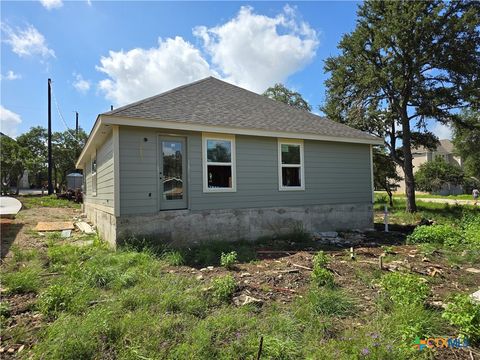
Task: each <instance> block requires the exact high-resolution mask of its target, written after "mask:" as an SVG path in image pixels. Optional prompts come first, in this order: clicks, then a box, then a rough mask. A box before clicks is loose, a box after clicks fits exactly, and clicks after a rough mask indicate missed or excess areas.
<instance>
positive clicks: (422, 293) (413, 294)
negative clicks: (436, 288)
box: [380, 272, 430, 306]
mask: <svg viewBox="0 0 480 360" xmlns="http://www.w3.org/2000/svg"><path fill="white" fill-rule="evenodd" d="M380 286H381V288H382V289H383V291H384V293H385V295H386V297H387V298H388V299H389V300H390V301H391V302H392V303H393V305H395V306H409V305H423V303H424V302H425V300H426V298H427V297H428V295H429V293H430V290H429V288H428V285H427V284H426V283H425V282H424V281H423V279H422V278H420V277H419V276H416V275H411V274H402V273H399V272H394V273H389V274H387V275H385V276H383V277H382V278H381V279H380Z"/></svg>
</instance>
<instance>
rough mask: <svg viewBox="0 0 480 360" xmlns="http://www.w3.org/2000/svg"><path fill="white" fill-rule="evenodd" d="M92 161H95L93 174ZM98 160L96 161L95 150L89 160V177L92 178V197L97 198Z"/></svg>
mask: <svg viewBox="0 0 480 360" xmlns="http://www.w3.org/2000/svg"><path fill="white" fill-rule="evenodd" d="M93 159H95V172H93ZM97 173H98V159H97V149H95V151H94V152H93V154H92V156H91V158H90V175H91V178H92V196H97V189H98V177H97ZM94 177H95V190H94V189H93V182H94Z"/></svg>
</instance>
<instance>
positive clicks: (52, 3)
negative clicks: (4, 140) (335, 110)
mask: <svg viewBox="0 0 480 360" xmlns="http://www.w3.org/2000/svg"><path fill="white" fill-rule="evenodd" d="M357 5H358V3H357V2H299V3H296V2H192V3H191V2H177V3H171V2H168V3H167V2H95V1H91V2H88V1H76V2H67V1H63V2H62V1H61V0H43V1H35V2H34V1H31V2H8V1H2V2H1V5H0V6H1V23H2V42H1V75H2V79H1V106H2V108H1V128H2V132H5V133H7V134H9V135H12V136H17V135H19V134H21V133H23V132H25V131H27V130H28V129H29V128H30V127H31V126H36V125H43V126H46V123H47V78H49V77H50V78H52V80H53V89H54V96H55V98H56V99H57V101H58V105H59V108H60V112H61V113H62V115H63V117H64V118H65V120H66V122H67V125H68V126H69V127H70V128H73V127H74V124H75V122H74V111H78V112H79V114H80V125H81V126H82V127H83V128H84V129H86V130H87V131H89V130H90V129H91V127H92V125H93V122H94V121H95V118H96V115H97V114H98V113H101V112H104V111H108V110H109V108H110V105H114V106H115V107H117V106H120V105H124V104H126V103H129V102H132V101H135V100H138V99H141V98H144V97H146V96H151V95H155V94H157V93H160V92H163V91H165V90H168V89H170V88H172V87H175V86H178V85H181V84H183V83H188V82H190V81H193V80H196V79H199V78H202V77H205V76H208V75H214V76H217V77H219V78H222V79H225V80H226V81H229V82H232V83H235V84H237V85H240V86H242V87H246V88H248V89H250V90H253V91H256V92H262V91H263V90H265V89H266V88H267V87H268V86H269V85H273V84H274V83H275V82H284V83H285V84H286V85H287V86H288V87H290V88H293V89H295V90H297V91H299V92H300V93H302V94H303V96H304V97H305V98H306V99H307V100H308V101H309V102H310V103H311V104H312V105H313V107H314V109H315V110H316V111H318V106H319V105H320V104H322V103H323V101H324V97H325V88H324V81H325V79H326V75H325V74H324V71H323V62H324V60H325V59H326V58H327V57H328V56H331V55H335V54H337V53H338V51H337V49H336V46H337V44H338V42H339V41H340V39H341V37H342V35H343V34H345V33H347V32H350V31H352V30H353V29H354V26H355V18H356V9H357ZM52 113H53V127H54V130H60V131H63V130H65V125H64V124H63V122H62V120H61V117H60V115H59V113H58V110H57V107H56V104H55V102H54V103H53V110H52Z"/></svg>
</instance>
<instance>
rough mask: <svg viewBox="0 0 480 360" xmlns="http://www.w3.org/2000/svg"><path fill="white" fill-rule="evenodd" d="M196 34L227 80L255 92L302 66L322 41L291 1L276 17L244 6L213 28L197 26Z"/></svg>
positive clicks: (284, 77) (310, 58)
mask: <svg viewBox="0 0 480 360" xmlns="http://www.w3.org/2000/svg"><path fill="white" fill-rule="evenodd" d="M194 34H195V35H196V36H197V37H199V38H201V39H202V40H203V45H204V47H205V50H206V51H207V52H208V54H209V55H210V56H211V60H212V64H213V65H214V66H215V68H216V69H217V68H218V70H219V72H220V73H221V74H222V75H223V76H224V77H225V79H226V80H227V81H230V82H232V83H234V84H237V85H239V86H242V87H245V88H247V89H250V90H252V91H256V92H263V91H264V90H266V89H267V88H268V87H269V86H271V85H273V84H274V83H276V82H284V81H285V80H286V79H287V77H288V76H289V75H291V74H293V73H295V72H297V71H298V70H300V69H301V68H303V67H304V66H305V65H306V64H307V63H308V62H309V61H311V60H312V59H313V57H314V56H315V54H316V49H317V47H318V44H319V42H318V38H317V34H316V32H315V30H314V29H312V28H311V27H310V25H309V24H307V23H305V22H303V21H299V20H298V19H297V14H296V11H295V9H294V8H292V7H290V6H288V5H287V6H285V7H284V9H283V12H282V13H280V14H278V15H277V16H275V17H268V16H264V15H258V14H255V13H254V12H253V9H252V8H251V7H247V6H243V7H241V9H240V11H239V13H238V15H237V16H236V17H235V18H234V19H232V20H230V21H228V22H226V23H225V24H223V25H219V26H216V27H213V28H206V27H205V26H199V27H196V28H195V29H194Z"/></svg>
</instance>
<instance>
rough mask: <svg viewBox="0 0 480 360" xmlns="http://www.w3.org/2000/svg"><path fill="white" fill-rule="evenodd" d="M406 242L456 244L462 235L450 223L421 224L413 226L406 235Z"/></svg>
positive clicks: (460, 240) (459, 241)
mask: <svg viewBox="0 0 480 360" xmlns="http://www.w3.org/2000/svg"><path fill="white" fill-rule="evenodd" d="M407 242H408V243H410V244H419V243H436V244H445V245H456V244H459V243H461V242H462V236H461V233H460V231H459V230H458V229H456V228H455V227H453V226H451V225H431V226H426V225H423V226H417V227H416V228H415V230H414V231H413V233H412V234H410V235H409V236H408V237H407Z"/></svg>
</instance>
